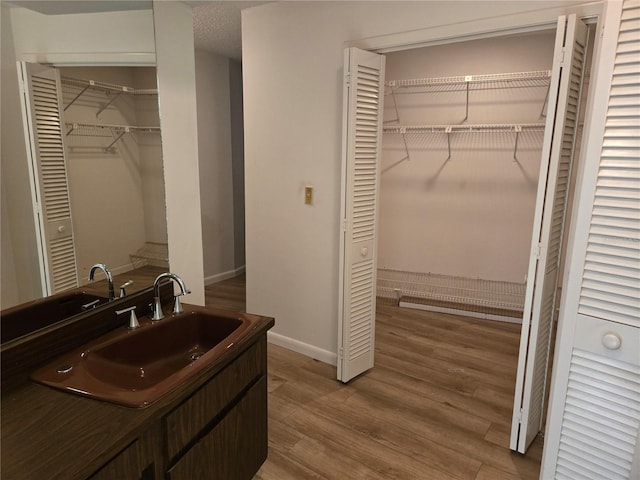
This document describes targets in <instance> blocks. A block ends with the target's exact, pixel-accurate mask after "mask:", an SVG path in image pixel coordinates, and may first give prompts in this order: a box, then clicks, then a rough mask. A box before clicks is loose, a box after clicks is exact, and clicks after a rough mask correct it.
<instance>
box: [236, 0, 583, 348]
mask: <svg viewBox="0 0 640 480" xmlns="http://www.w3.org/2000/svg"><path fill="white" fill-rule="evenodd" d="M571 3H575V2H560V1H558V2H538V1H522V2H500V1H497V2H481V1H477V2H279V3H271V4H266V5H262V6H260V7H256V8H252V9H248V10H245V11H243V16H242V22H243V28H242V32H243V79H244V105H245V113H244V114H245V165H246V167H245V175H246V178H245V180H246V181H245V185H246V196H245V199H246V227H247V228H246V235H247V242H246V246H247V252H246V256H247V309H248V310H249V311H253V312H256V313H261V314H266V315H272V316H274V317H275V318H276V325H275V327H274V329H273V330H272V332H273V333H274V334H273V335H272V338H273V339H279V340H281V341H282V342H283V343H285V342H288V344H289V345H290V346H292V347H294V348H296V349H298V350H299V351H304V352H306V353H309V354H313V355H315V356H316V357H318V358H322V359H323V360H326V361H335V353H336V351H337V345H336V343H337V313H338V312H337V310H338V291H337V288H338V287H337V286H338V246H339V243H338V239H339V225H340V222H339V218H338V217H339V211H340V164H341V160H340V154H341V136H342V133H341V132H342V125H341V119H342V62H343V48H344V47H345V46H347V45H350V44H358V45H371V44H374V43H376V42H374V41H372V40H371V37H378V36H382V35H394V34H397V33H401V32H410V33H411V35H409V36H410V37H411V38H416V36H419V35H417V34H420V33H421V32H424V31H426V32H429V30H428V29H429V28H436V27H437V28H438V30H437V31H438V32H445V31H446V33H447V34H453V35H465V34H467V33H469V32H470V31H471V30H472V29H473V28H474V26H473V25H471V24H470V23H468V22H471V21H481V23H482V25H481V27H478V28H476V31H491V30H495V29H496V28H502V27H503V26H505V25H511V26H522V25H525V24H526V25H529V24H531V23H540V22H542V23H547V22H553V21H554V18H555V16H556V15H557V14H559V13H562V12H563V11H564V10H565V9H564V8H560V9H559V10H555V11H548V10H545V9H550V8H553V7H558V6H560V7H562V6H567V5H570V4H571ZM522 12H533V13H527V14H526V15H524V16H521V17H519V18H516V19H512V18H511V17H509V15H510V14H518V13H522ZM425 29H427V30H425ZM442 34H443V35H444V33H442ZM385 42H387V41H386V40H385V39H382V40H380V41H378V42H377V43H378V44H379V45H384V44H385ZM387 43H388V42H387ZM305 185H313V186H314V187H315V203H314V205H313V206H306V205H304V203H303V187H304V186H305Z"/></svg>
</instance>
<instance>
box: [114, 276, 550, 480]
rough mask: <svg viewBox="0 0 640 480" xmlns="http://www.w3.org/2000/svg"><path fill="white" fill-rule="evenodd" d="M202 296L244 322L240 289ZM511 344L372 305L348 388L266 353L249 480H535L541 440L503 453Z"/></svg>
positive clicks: (477, 323) (507, 334) (302, 361)
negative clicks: (264, 416)
mask: <svg viewBox="0 0 640 480" xmlns="http://www.w3.org/2000/svg"><path fill="white" fill-rule="evenodd" d="M150 273H152V276H154V275H155V274H156V272H155V271H154V272H150ZM125 276H126V274H125ZM141 281H142V280H141ZM152 281H153V278H150V280H149V284H151V282H152ZM205 296H206V303H207V305H211V306H215V307H217V308H223V309H229V310H239V311H244V310H245V309H246V301H245V278H244V276H240V277H236V278H233V279H230V280H225V281H224V282H220V283H218V284H215V285H211V286H208V287H206V288H205ZM258 313H259V312H258ZM277 321H278V319H276V322H277ZM519 335H520V326H519V325H514V324H509V323H502V322H491V321H486V320H474V319H471V318H467V317H459V316H455V315H447V314H438V313H432V312H423V311H418V310H409V309H400V308H398V307H394V306H391V305H385V304H382V303H379V304H378V308H377V321H376V352H375V354H376V357H375V364H376V365H375V367H374V369H373V370H371V371H370V372H368V373H365V374H364V375H361V376H360V377H358V378H356V379H354V380H352V381H351V382H350V383H349V384H347V385H344V384H342V383H340V382H338V381H336V380H335V376H336V369H335V367H333V366H331V365H327V364H325V363H322V362H319V361H316V360H313V359H310V358H308V357H306V356H303V355H300V354H297V353H295V352H292V351H290V350H287V349H284V348H281V347H278V346H275V345H271V344H269V346H268V390H269V397H268V401H269V456H268V458H267V461H266V462H265V463H264V465H263V466H262V468H261V469H260V471H259V472H258V473H257V475H256V476H255V478H254V480H306V479H336V480H347V479H367V480H368V479H372V480H383V479H384V480H387V479H407V480H423V479H424V480H440V479H442V480H518V479H520V480H529V479H531V480H533V479H537V478H538V476H539V470H540V458H541V454H542V440H541V439H536V440H535V442H534V443H533V445H532V446H531V447H530V449H529V451H528V452H527V454H526V455H520V454H518V453H513V452H511V451H510V450H509V432H510V423H511V409H512V402H513V391H514V386H515V374H516V366H517V358H518V348H519Z"/></svg>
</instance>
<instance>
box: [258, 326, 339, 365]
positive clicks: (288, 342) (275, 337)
mask: <svg viewBox="0 0 640 480" xmlns="http://www.w3.org/2000/svg"><path fill="white" fill-rule="evenodd" d="M267 341H268V342H269V343H273V344H274V345H278V346H279V347H284V348H287V349H289V350H293V351H294V352H297V353H301V354H302V355H306V356H307V357H311V358H313V359H315V360H320V361H321V362H324V363H328V364H329V365H334V366H335V365H336V364H337V361H338V355H337V354H335V353H333V352H330V351H328V350H323V349H322V348H318V347H314V346H313V345H309V344H308V343H304V342H301V341H299V340H294V339H293V338H289V337H285V336H284V335H280V334H279V333H275V332H267Z"/></svg>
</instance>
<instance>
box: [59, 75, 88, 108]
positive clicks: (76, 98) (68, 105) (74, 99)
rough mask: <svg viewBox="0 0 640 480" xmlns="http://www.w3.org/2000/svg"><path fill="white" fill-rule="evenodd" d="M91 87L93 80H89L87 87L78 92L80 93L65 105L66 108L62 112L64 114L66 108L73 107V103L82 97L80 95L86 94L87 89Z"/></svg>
mask: <svg viewBox="0 0 640 480" xmlns="http://www.w3.org/2000/svg"><path fill="white" fill-rule="evenodd" d="M92 85H93V80H89V83H88V84H87V86H86V87H84V88H83V89H82V90H80V93H78V94H77V95H76V96H75V97H73V100H71V101H70V102H69V103H68V104H67V106H66V107H64V109H63V111H64V112H66V111H67V108H69V107H70V106H71V105H73V104H74V103H75V101H76V100H78V99H79V98H80V97H81V96H82V94H83V93H84V92H86V91H87V89H88V88H89V87H91V86H92Z"/></svg>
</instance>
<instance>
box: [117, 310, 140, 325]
mask: <svg viewBox="0 0 640 480" xmlns="http://www.w3.org/2000/svg"><path fill="white" fill-rule="evenodd" d="M127 312H131V313H130V314H129V327H128V328H129V330H135V329H136V328H138V327H139V326H140V323H138V317H137V316H136V306H135V305H134V306H133V307H129V308H123V309H122V310H116V315H122V314H123V313H127Z"/></svg>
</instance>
